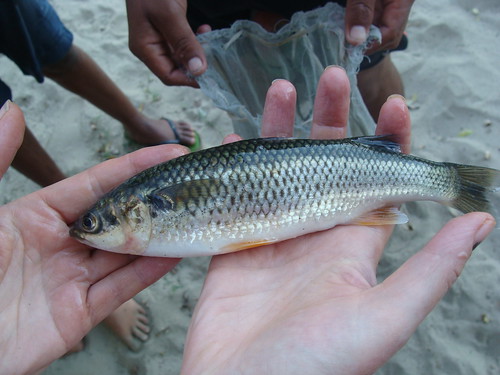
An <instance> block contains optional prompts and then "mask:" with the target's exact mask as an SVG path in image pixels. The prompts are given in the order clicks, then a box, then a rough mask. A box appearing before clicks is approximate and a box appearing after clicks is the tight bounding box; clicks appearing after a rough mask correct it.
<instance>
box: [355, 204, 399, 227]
mask: <svg viewBox="0 0 500 375" xmlns="http://www.w3.org/2000/svg"><path fill="white" fill-rule="evenodd" d="M407 222H408V216H406V215H405V214H404V213H402V212H401V211H400V210H399V209H398V208H397V207H382V208H378V209H376V210H374V211H370V212H367V213H366V214H364V215H362V216H360V217H358V218H356V219H354V220H353V221H352V222H351V223H350V224H355V225H390V224H405V223H407Z"/></svg>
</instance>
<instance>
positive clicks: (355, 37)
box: [345, 0, 375, 46]
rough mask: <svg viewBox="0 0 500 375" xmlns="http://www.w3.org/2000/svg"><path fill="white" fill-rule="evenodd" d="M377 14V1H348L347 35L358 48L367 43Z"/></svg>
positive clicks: (346, 10)
mask: <svg viewBox="0 0 500 375" xmlns="http://www.w3.org/2000/svg"><path fill="white" fill-rule="evenodd" d="M374 14H375V0H348V1H347V4H346V8H345V34H346V39H347V41H348V42H349V43H351V44H353V45H355V46H357V45H359V44H362V43H364V42H365V41H366V38H367V37H368V33H369V30H370V25H371V24H372V22H373V17H374Z"/></svg>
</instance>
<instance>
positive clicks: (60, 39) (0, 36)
mask: <svg viewBox="0 0 500 375" xmlns="http://www.w3.org/2000/svg"><path fill="white" fill-rule="evenodd" d="M72 43H73V34H71V32H70V31H69V30H68V29H67V28H66V27H65V26H64V25H63V23H62V22H61V20H60V19H59V16H58V15H57V13H56V12H55V10H54V9H53V8H52V6H51V5H50V4H49V3H48V2H47V0H0V53H2V54H4V55H6V56H7V57H9V58H10V59H11V60H12V61H14V62H15V63H16V64H17V66H19V68H20V69H21V70H22V71H23V73H24V74H27V75H32V76H33V77H35V78H36V79H37V81H38V82H42V81H43V73H42V68H43V67H44V66H46V65H49V64H53V63H56V62H58V61H60V60H62V59H63V58H64V57H65V56H66V54H67V53H68V51H69V49H70V47H71V45H72ZM0 74H2V71H1V68H0ZM1 87H2V85H1V84H0V94H2V95H4V93H5V92H6V90H5V89H3V90H2V89H1ZM3 99H4V98H3V97H0V100H3Z"/></svg>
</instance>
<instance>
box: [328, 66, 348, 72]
mask: <svg viewBox="0 0 500 375" xmlns="http://www.w3.org/2000/svg"><path fill="white" fill-rule="evenodd" d="M330 68H338V69H342V70H343V71H344V72H345V71H346V70H345V68H344V67H343V66H340V65H328V66H327V67H326V68H325V70H328V69H330Z"/></svg>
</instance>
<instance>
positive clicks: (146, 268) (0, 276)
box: [0, 102, 186, 374]
mask: <svg viewBox="0 0 500 375" xmlns="http://www.w3.org/2000/svg"><path fill="white" fill-rule="evenodd" d="M3 108H4V109H7V110H6V111H5V112H3V113H2V112H0V171H1V172H2V174H3V172H4V171H5V170H6V169H7V167H8V163H9V162H10V161H11V160H12V158H13V157H14V154H15V152H16V147H15V146H16V145H17V147H18V146H19V145H20V144H21V141H22V136H23V130H24V118H23V115H22V112H21V110H20V109H19V107H17V106H16V105H15V104H13V103H9V102H8V104H7V105H6V107H3ZM185 152H186V149H185V148H184V147H182V146H174V145H163V146H158V147H155V148H154V149H150V148H146V149H142V150H139V151H137V152H134V153H132V154H129V155H126V156H123V157H121V158H117V159H114V160H109V161H107V162H105V163H102V164H100V165H98V166H95V167H94V168H91V169H89V170H87V171H85V172H83V173H80V174H79V175H77V176H74V177H71V178H68V179H66V180H64V181H61V182H60V183H57V184H55V185H52V186H50V187H47V188H45V189H42V190H39V191H37V192H34V193H32V194H30V195H27V196H25V197H23V198H20V199H18V200H16V201H14V202H11V203H9V204H7V205H4V206H2V207H0V332H1V334H0V364H1V365H0V368H1V369H0V372H1V373H3V374H33V373H35V372H36V371H38V370H40V369H42V368H44V367H45V366H47V365H48V364H49V363H51V362H52V361H54V360H55V359H57V358H59V357H61V356H62V355H64V354H65V353H67V352H68V351H69V350H70V349H71V348H73V347H74V346H75V345H76V344H77V343H78V342H79V341H80V340H81V339H82V338H83V337H84V336H85V335H86V334H87V333H88V332H89V331H90V329H91V328H93V327H94V326H95V325H97V324H98V323H99V322H100V321H101V320H103V319H104V318H105V317H107V316H108V315H109V314H110V313H111V312H113V311H114V310H115V309H116V308H117V307H118V306H120V305H121V304H122V303H124V302H125V301H127V300H129V299H130V298H132V297H133V296H134V295H136V294H137V293H138V292H139V291H141V290H142V289H144V288H146V287H147V286H148V285H150V284H152V283H153V282H155V281H156V280H158V279H159V278H160V277H162V276H163V275H164V274H165V273H166V272H168V271H169V270H170V269H172V268H173V267H174V266H175V265H176V264H177V262H178V259H169V258H148V257H135V256H130V255H125V254H113V253H109V252H105V251H99V250H95V249H93V248H91V247H89V246H87V245H84V244H80V243H78V242H76V241H75V240H73V239H71V238H69V237H68V227H67V223H70V222H72V221H74V220H75V219H76V218H77V216H78V215H79V214H80V213H81V212H82V210H84V209H85V207H87V206H88V205H89V204H91V203H92V202H93V201H95V200H96V199H97V198H99V197H100V196H101V195H102V194H103V192H105V191H108V190H109V189H111V188H112V187H114V186H116V185H117V184H118V183H120V182H121V181H123V180H125V179H127V178H129V177H131V176H133V175H134V174H136V173H138V172H139V171H141V170H143V169H145V168H148V167H150V166H152V165H155V164H157V163H160V162H163V161H166V160H168V159H171V158H174V157H177V156H180V155H182V154H183V153H185ZM0 177H1V174H0Z"/></svg>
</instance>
